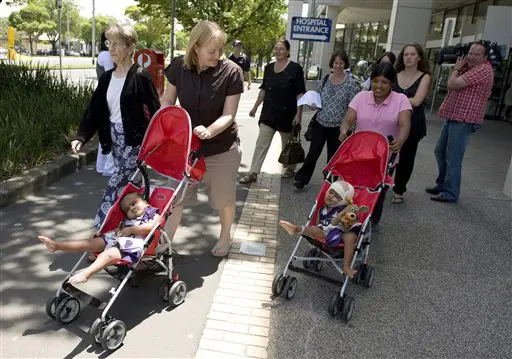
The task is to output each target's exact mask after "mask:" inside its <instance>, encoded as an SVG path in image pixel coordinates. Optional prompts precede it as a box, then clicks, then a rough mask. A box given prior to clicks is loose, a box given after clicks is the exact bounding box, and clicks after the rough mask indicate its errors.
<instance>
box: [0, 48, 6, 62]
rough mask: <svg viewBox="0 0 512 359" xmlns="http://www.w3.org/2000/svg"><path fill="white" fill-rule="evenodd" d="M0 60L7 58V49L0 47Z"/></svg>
mask: <svg viewBox="0 0 512 359" xmlns="http://www.w3.org/2000/svg"><path fill="white" fill-rule="evenodd" d="M0 60H7V49H4V48H3V47H0Z"/></svg>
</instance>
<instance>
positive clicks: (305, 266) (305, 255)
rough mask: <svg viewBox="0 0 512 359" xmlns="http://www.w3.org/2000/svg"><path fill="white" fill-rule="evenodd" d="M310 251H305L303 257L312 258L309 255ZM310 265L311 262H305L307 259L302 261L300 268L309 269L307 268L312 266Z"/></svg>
mask: <svg viewBox="0 0 512 359" xmlns="http://www.w3.org/2000/svg"><path fill="white" fill-rule="evenodd" d="M311 251H312V249H310V250H309V251H306V253H304V257H308V258H309V257H313V256H312V255H311ZM312 264H313V262H312V261H311V260H307V259H306V260H304V261H302V266H303V267H304V268H305V269H309V268H311V265H312Z"/></svg>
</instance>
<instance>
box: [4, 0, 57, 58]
mask: <svg viewBox="0 0 512 359" xmlns="http://www.w3.org/2000/svg"><path fill="white" fill-rule="evenodd" d="M8 23H9V25H10V26H12V27H14V28H16V29H17V30H19V31H22V32H24V33H25V34H27V36H28V39H29V42H30V52H31V53H34V51H33V46H32V43H33V41H34V40H37V39H38V38H39V36H41V35H42V34H43V33H46V32H47V31H49V30H51V29H52V28H53V27H54V26H55V23H53V22H52V21H51V19H50V15H49V14H48V11H46V9H45V8H44V7H42V6H40V5H39V4H37V3H31V4H29V5H27V6H26V7H24V8H22V9H21V10H20V11H19V12H16V11H14V12H12V13H11V14H10V15H9V18H8Z"/></svg>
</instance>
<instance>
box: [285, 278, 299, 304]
mask: <svg viewBox="0 0 512 359" xmlns="http://www.w3.org/2000/svg"><path fill="white" fill-rule="evenodd" d="M297 283H298V281H297V278H295V277H290V278H288V280H287V283H286V288H285V290H286V299H288V300H289V299H292V298H293V297H294V296H295V293H296V292H297Z"/></svg>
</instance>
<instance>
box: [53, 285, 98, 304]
mask: <svg viewBox="0 0 512 359" xmlns="http://www.w3.org/2000/svg"><path fill="white" fill-rule="evenodd" d="M62 288H63V289H64V290H65V291H66V292H67V293H68V294H69V295H71V296H72V297H74V298H76V299H78V300H79V301H81V302H82V303H84V304H87V305H90V306H93V307H96V308H98V309H103V308H105V307H106V305H107V303H105V302H102V301H101V300H99V299H98V298H95V297H93V296H92V295H90V294H87V293H85V292H82V291H81V290H80V289H78V288H76V287H73V286H72V285H71V284H69V283H65V284H64V285H63V286H62Z"/></svg>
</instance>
